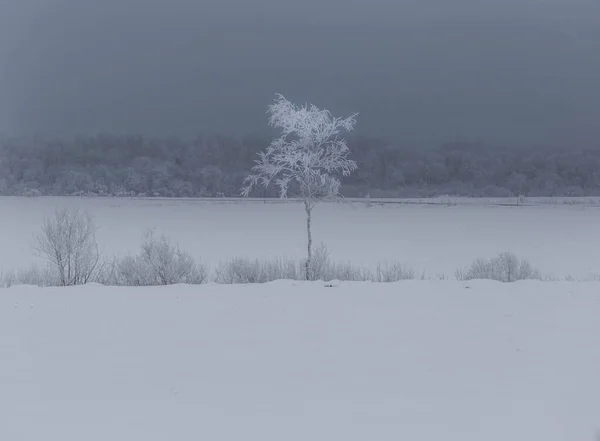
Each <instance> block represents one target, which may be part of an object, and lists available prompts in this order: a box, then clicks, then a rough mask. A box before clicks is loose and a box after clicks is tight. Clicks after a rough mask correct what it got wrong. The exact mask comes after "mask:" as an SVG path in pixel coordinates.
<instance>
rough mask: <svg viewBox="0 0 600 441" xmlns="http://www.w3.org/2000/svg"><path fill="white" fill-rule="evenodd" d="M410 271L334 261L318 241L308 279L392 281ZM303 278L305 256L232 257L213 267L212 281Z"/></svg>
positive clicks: (409, 276)
mask: <svg viewBox="0 0 600 441" xmlns="http://www.w3.org/2000/svg"><path fill="white" fill-rule="evenodd" d="M414 278H415V273H414V271H412V270H410V269H408V268H405V267H404V266H402V265H401V264H399V263H398V264H396V263H392V264H385V265H380V266H379V267H378V269H377V272H376V273H373V272H371V271H370V270H369V269H367V268H362V267H360V266H357V265H353V264H352V263H351V262H334V261H332V260H331V257H330V253H329V251H328V250H327V247H326V246H325V245H323V244H321V245H320V246H319V247H318V248H317V249H315V251H314V252H313V255H312V259H311V262H310V266H309V280H313V281H316V280H322V281H324V282H329V281H331V280H343V281H381V282H395V281H399V280H405V279H414ZM281 279H285V280H306V259H289V258H278V259H274V260H259V259H248V258H243V257H236V258H233V259H230V260H228V261H225V262H222V263H221V264H220V265H219V266H218V267H217V268H216V270H215V282H216V283H226V284H229V283H265V282H272V281H274V280H281Z"/></svg>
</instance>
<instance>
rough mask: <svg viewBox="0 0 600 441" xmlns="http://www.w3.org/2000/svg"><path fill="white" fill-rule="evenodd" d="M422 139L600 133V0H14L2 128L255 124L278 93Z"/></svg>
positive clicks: (3, 66) (4, 8)
mask: <svg viewBox="0 0 600 441" xmlns="http://www.w3.org/2000/svg"><path fill="white" fill-rule="evenodd" d="M276 92H278V93H283V94H284V95H285V96H286V97H288V98H290V99H292V100H294V101H300V102H304V101H309V102H314V103H315V104H317V105H319V106H321V107H326V108H329V109H330V110H332V111H334V112H335V113H339V114H345V113H350V112H354V111H358V112H359V113H360V117H359V125H358V130H359V131H360V132H361V133H364V134H368V135H381V136H383V137H387V138H397V139H400V140H402V141H403V142H405V143H411V144H415V145H419V144H425V143H427V144H436V143H440V142H443V141H451V140H456V139H464V140H481V141H487V142H497V143H509V144H514V145H527V144H534V143H535V144H537V143H545V144H555V145H556V144H563V145H565V144H567V145H570V144H572V145H590V146H600V1H598V0H502V1H501V0H493V1H485V0H368V1H367V0H362V1H359V0H303V1H300V0H297V1H293V2H291V1H288V0H162V1H159V0H102V1H100V0H0V129H2V130H4V131H6V132H8V133H17V132H32V131H41V132H46V133H52V134H65V135H73V134H79V133H96V132H100V131H108V132H119V133H143V134H149V135H168V134H178V135H183V136H192V135H195V134H198V133H200V132H206V131H209V132H223V133H231V134H243V133H251V132H260V131H262V130H264V129H266V122H267V120H266V115H265V110H266V106H267V105H268V104H269V103H270V102H271V100H272V98H273V95H274V93H276Z"/></svg>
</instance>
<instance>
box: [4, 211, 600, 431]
mask: <svg viewBox="0 0 600 441" xmlns="http://www.w3.org/2000/svg"><path fill="white" fill-rule="evenodd" d="M190 222H191V220H190ZM334 285H336V286H334V287H332V288H328V287H325V286H324V284H323V283H320V282H310V283H308V282H298V283H296V282H291V281H278V282H273V283H268V284H265V285H227V286H225V285H212V284H210V285H202V286H183V285H175V286H170V287H151V288H113V287H102V286H95V285H91V286H84V287H73V288H37V287H25V286H21V287H13V288H8V289H5V290H2V292H1V295H0V351H1V354H2V360H1V362H0V418H1V420H2V422H1V424H0V439H2V440H6V441H31V440H44V441H82V440H85V441H106V440H111V441H142V440H143V441H164V440H177V441H187V440H189V441H197V440H211V441H221V440H227V441H238V440H248V441H252V440H257V441H258V440H260V441H271V440H272V441H282V440H285V441H307V440H311V441H313V440H314V441H316V440H323V441H333V440H336V441H337V440H343V441H365V440H376V441H388V440H389V441H392V440H393V441H397V440H410V441H432V440H451V441H482V440H486V441H506V440H511V441H538V440H540V441H542V440H543V441H573V440H578V441H579V440H581V441H585V440H589V441H592V440H593V439H594V436H595V432H596V431H597V430H598V429H600V319H599V317H600V283H598V282H588V283H571V282H552V283H548V282H537V281H535V282H534V281H529V282H518V283H514V284H501V283H498V282H491V281H474V282H469V283H461V282H456V281H447V280H446V281H406V282H400V283H395V284H372V283H339V284H334Z"/></svg>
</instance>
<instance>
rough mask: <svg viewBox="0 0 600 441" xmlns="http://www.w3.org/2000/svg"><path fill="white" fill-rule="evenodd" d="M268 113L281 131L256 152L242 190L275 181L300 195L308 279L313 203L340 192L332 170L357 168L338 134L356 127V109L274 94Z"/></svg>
mask: <svg viewBox="0 0 600 441" xmlns="http://www.w3.org/2000/svg"><path fill="white" fill-rule="evenodd" d="M268 113H269V115H270V117H269V124H270V125H271V126H273V127H275V128H278V129H280V130H281V135H280V137H279V138H277V139H275V140H274V141H273V142H271V144H270V145H269V147H268V148H267V149H266V150H265V151H263V152H260V153H259V159H258V160H257V161H256V165H255V166H254V167H253V168H252V172H253V174H251V175H250V176H248V177H247V178H246V179H245V181H244V183H245V186H244V187H243V188H242V195H243V196H245V197H248V196H249V195H250V193H251V191H252V189H253V187H254V186H256V185H262V186H264V187H268V186H269V185H271V184H274V185H275V186H276V187H277V190H278V193H279V196H280V197H281V198H287V197H288V191H290V189H291V190H292V191H293V193H296V194H297V196H298V197H299V198H300V199H301V200H303V202H304V208H305V210H306V215H307V224H306V225H307V234H308V259H307V262H306V278H307V279H310V278H311V277H310V276H311V269H310V268H311V258H312V234H311V213H312V209H313V208H314V206H315V205H316V204H317V203H318V202H320V201H324V200H332V199H337V198H339V196H340V186H341V183H340V180H339V179H338V178H337V177H336V175H340V174H341V175H342V176H347V175H349V174H350V173H351V172H352V171H354V170H356V168H357V166H356V162H354V161H352V160H350V159H348V158H347V156H348V153H350V150H349V149H348V146H347V145H346V140H345V139H343V138H341V137H340V135H341V133H342V131H346V132H350V131H352V130H353V129H354V125H355V124H356V116H357V114H353V115H350V116H348V117H346V118H336V117H333V116H332V115H331V113H330V112H329V111H328V110H325V109H319V108H318V107H316V106H314V105H308V104H305V105H304V106H302V107H298V106H296V105H294V104H292V103H291V102H289V101H288V100H287V99H285V98H284V97H283V96H282V95H276V98H275V102H274V103H273V104H271V105H270V106H269V110H268Z"/></svg>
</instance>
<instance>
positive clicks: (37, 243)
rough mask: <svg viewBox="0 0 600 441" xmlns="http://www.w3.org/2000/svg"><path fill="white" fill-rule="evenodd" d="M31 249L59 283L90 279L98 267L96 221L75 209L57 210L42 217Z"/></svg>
mask: <svg viewBox="0 0 600 441" xmlns="http://www.w3.org/2000/svg"><path fill="white" fill-rule="evenodd" d="M34 250H35V251H36V253H37V254H38V256H40V257H42V258H44V259H46V260H47V261H48V263H49V265H50V266H51V268H52V269H53V270H55V272H56V274H57V277H58V284H59V285H61V286H71V285H82V284H85V283H88V282H92V281H94V278H95V277H96V276H97V274H98V271H99V270H100V265H99V263H100V253H99V251H98V244H97V242H96V225H95V224H94V220H93V219H92V217H91V216H90V215H89V214H87V213H81V212H79V210H73V211H69V210H66V209H61V210H57V211H56V212H55V213H54V216H52V217H49V218H46V219H44V223H43V226H42V231H41V233H39V234H37V235H35V236H34Z"/></svg>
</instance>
